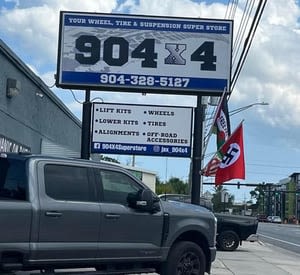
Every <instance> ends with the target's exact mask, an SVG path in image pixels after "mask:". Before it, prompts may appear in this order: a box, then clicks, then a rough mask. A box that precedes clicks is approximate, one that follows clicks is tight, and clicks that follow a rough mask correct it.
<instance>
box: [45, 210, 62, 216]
mask: <svg viewBox="0 0 300 275" xmlns="http://www.w3.org/2000/svg"><path fill="white" fill-rule="evenodd" d="M45 216H47V217H61V216H62V213H60V212H57V211H46V212H45Z"/></svg>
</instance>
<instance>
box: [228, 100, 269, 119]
mask: <svg viewBox="0 0 300 275" xmlns="http://www.w3.org/2000/svg"><path fill="white" fill-rule="evenodd" d="M255 105H263V106H266V105H269V103H267V102H256V103H252V104H249V105H247V106H243V107H240V108H237V109H235V110H232V111H230V112H229V115H230V116H233V115H235V114H237V113H239V112H242V111H245V110H247V109H249V108H251V107H253V106H255Z"/></svg>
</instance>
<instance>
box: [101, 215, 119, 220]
mask: <svg viewBox="0 0 300 275" xmlns="http://www.w3.org/2000/svg"><path fill="white" fill-rule="evenodd" d="M105 218H107V219H119V218H120V215H118V214H105Z"/></svg>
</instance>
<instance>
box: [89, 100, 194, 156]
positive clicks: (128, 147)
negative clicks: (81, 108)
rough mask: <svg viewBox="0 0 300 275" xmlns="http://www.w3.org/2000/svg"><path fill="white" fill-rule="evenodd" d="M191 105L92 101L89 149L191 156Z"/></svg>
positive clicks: (101, 151)
mask: <svg viewBox="0 0 300 275" xmlns="http://www.w3.org/2000/svg"><path fill="white" fill-rule="evenodd" d="M192 113H193V108H190V107H169V106H154V105H152V106H151V105H127V104H106V103H93V118H92V143H91V146H92V148H91V152H92V153H107V154H125V155H126V154H129V155H130V154H133V155H152V156H155V155H159V156H173V157H190V155H191V132H192Z"/></svg>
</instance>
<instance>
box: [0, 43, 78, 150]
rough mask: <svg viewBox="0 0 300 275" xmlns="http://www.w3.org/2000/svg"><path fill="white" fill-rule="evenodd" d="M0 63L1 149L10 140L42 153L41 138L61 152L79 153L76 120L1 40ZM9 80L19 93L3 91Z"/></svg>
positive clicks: (4, 148) (6, 145)
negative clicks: (16, 83)
mask: <svg viewBox="0 0 300 275" xmlns="http://www.w3.org/2000/svg"><path fill="white" fill-rule="evenodd" d="M0 65H1V66H0V121H1V123H0V140H1V141H2V146H1V142H0V150H1V147H2V151H3V150H5V151H7V148H8V147H9V146H8V144H9V142H11V144H13V143H15V144H19V145H21V146H25V148H29V150H30V151H31V152H32V153H43V152H42V149H41V148H42V141H44V144H54V145H57V147H58V148H60V152H61V153H62V152H63V151H64V149H66V151H67V152H72V153H73V154H74V155H78V156H79V154H80V146H81V144H80V140H81V123H80V121H79V119H78V118H76V117H75V116H74V115H73V114H72V113H71V111H70V110H69V109H68V108H67V107H66V106H65V105H64V104H63V102H62V101H61V100H60V99H59V98H58V97H57V96H56V95H55V94H54V93H53V92H52V91H51V90H50V89H49V88H48V87H47V86H46V85H45V83H43V81H42V80H41V79H40V78H39V77H37V76H36V75H35V74H34V73H33V72H32V71H31V70H30V69H29V68H28V67H27V66H26V65H25V64H24V63H23V62H22V61H21V60H20V59H19V58H18V57H17V56H16V55H15V54H14V53H13V52H12V51H11V50H10V49H9V48H8V47H7V46H6V45H5V43H4V42H3V41H2V40H0ZM8 79H14V80H17V81H18V82H19V84H20V90H19V93H18V94H16V95H15V96H13V97H11V98H9V97H7V94H6V92H7V80H8ZM53 81H54V80H53ZM1 137H2V139H1ZM5 141H6V143H5ZM11 148H12V147H11ZM44 148H48V147H45V146H44ZM54 148H55V146H54Z"/></svg>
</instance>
